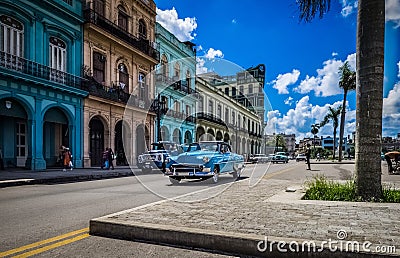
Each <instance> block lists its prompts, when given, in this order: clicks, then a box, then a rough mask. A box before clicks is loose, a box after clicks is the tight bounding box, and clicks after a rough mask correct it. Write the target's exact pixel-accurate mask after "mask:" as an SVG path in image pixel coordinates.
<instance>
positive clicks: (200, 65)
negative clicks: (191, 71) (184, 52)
mask: <svg viewBox="0 0 400 258" xmlns="http://www.w3.org/2000/svg"><path fill="white" fill-rule="evenodd" d="M205 63H206V61H205V60H204V59H203V58H200V57H196V74H203V73H207V72H208V69H207V67H205V66H204V65H205Z"/></svg>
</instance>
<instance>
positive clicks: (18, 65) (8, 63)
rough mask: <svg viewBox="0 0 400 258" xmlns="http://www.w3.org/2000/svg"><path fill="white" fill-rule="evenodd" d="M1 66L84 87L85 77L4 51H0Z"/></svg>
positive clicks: (68, 84) (72, 85) (78, 87)
mask: <svg viewBox="0 0 400 258" xmlns="http://www.w3.org/2000/svg"><path fill="white" fill-rule="evenodd" d="M0 67H2V68H5V69H8V70H12V71H14V72H18V73H21V74H25V75H30V76H33V77H36V78H40V79H45V80H49V81H51V82H55V83H60V84H63V85H67V86H70V87H73V88H77V89H81V88H82V82H83V79H82V78H81V77H79V76H76V75H73V74H69V73H66V72H62V71H59V70H57V69H53V68H51V67H49V66H45V65H42V64H39V63H36V62H33V61H31V60H28V59H25V58H22V57H18V56H15V55H11V54H9V53H6V52H3V51H0Z"/></svg>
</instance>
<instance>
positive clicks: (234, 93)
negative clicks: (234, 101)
mask: <svg viewBox="0 0 400 258" xmlns="http://www.w3.org/2000/svg"><path fill="white" fill-rule="evenodd" d="M232 97H236V88H235V87H232Z"/></svg>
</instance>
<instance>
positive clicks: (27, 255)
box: [13, 233, 90, 258]
mask: <svg viewBox="0 0 400 258" xmlns="http://www.w3.org/2000/svg"><path fill="white" fill-rule="evenodd" d="M89 236H90V235H89V233H85V234H83V235H79V236H76V237H73V238H69V239H66V240H64V241H61V242H57V243H55V244H52V245H48V246H44V247H41V248H38V249H35V250H32V251H29V252H26V253H23V254H20V255H16V256H13V258H25V257H30V256H32V255H35V254H40V253H43V252H46V251H49V250H51V249H54V248H58V247H60V246H63V245H67V244H70V243H73V242H76V241H79V240H82V239H85V238H87V237H89Z"/></svg>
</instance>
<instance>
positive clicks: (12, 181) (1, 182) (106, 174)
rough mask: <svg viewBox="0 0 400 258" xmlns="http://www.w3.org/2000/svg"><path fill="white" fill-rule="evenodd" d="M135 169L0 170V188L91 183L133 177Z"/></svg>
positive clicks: (122, 167)
mask: <svg viewBox="0 0 400 258" xmlns="http://www.w3.org/2000/svg"><path fill="white" fill-rule="evenodd" d="M132 171H134V169H132V170H131V169H130V167H129V166H116V167H115V169H114V170H102V169H100V167H93V168H76V169H73V170H67V171H66V172H63V169H62V168H51V169H47V170H45V171H32V170H24V169H19V168H13V169H8V170H0V188H2V187H9V186H18V185H28V184H51V183H62V182H76V181H89V180H98V179H105V178H114V177H125V176H133V175H134V173H133V172H132Z"/></svg>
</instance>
